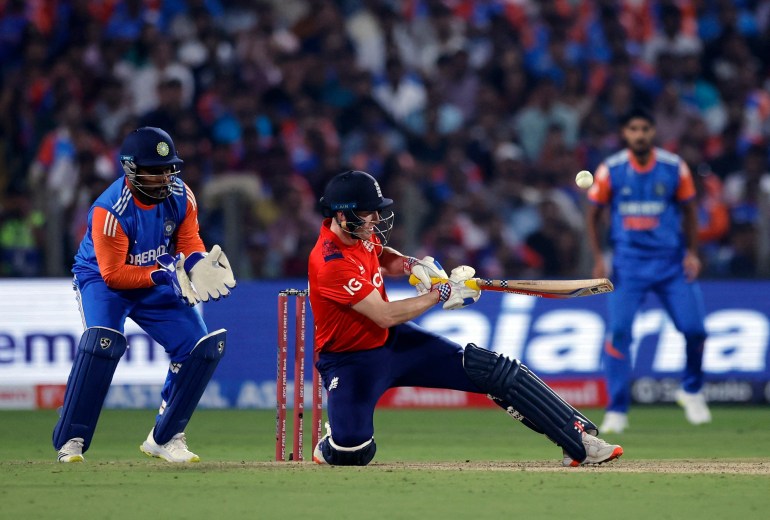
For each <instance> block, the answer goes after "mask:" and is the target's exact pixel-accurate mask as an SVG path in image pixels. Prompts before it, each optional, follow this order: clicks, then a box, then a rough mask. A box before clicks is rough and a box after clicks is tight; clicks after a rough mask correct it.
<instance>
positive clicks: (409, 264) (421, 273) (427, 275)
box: [404, 256, 449, 294]
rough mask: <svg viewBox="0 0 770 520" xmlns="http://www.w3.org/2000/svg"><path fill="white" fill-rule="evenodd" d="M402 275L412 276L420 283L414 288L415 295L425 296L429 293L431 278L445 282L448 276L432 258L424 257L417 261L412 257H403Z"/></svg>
mask: <svg viewBox="0 0 770 520" xmlns="http://www.w3.org/2000/svg"><path fill="white" fill-rule="evenodd" d="M404 274H413V275H415V276H416V277H417V278H418V279H419V280H420V283H418V284H417V285H415V286H414V288H415V289H417V294H425V293H427V292H429V291H430V288H431V286H432V285H433V284H432V283H431V280H430V279H431V278H440V279H442V280H446V279H447V278H449V276H448V275H447V274H446V271H444V268H443V267H441V264H440V263H438V261H437V260H435V259H434V258H433V257H432V256H426V257H425V258H423V259H422V260H418V259H417V258H415V257H413V256H405V257H404Z"/></svg>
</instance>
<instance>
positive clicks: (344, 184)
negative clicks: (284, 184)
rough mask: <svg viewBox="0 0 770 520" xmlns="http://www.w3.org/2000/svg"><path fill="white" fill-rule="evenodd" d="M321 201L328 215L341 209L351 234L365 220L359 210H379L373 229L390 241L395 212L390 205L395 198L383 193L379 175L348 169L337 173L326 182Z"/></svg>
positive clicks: (322, 207) (323, 211)
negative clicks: (378, 180)
mask: <svg viewBox="0 0 770 520" xmlns="http://www.w3.org/2000/svg"><path fill="white" fill-rule="evenodd" d="M320 205H321V213H322V214H323V216H325V217H334V216H335V215H336V214H337V212H338V211H342V212H343V213H344V215H345V220H346V225H345V227H344V229H345V230H346V231H348V232H349V233H351V234H354V233H355V231H356V230H357V229H358V227H359V226H360V225H361V224H363V221H362V220H361V218H360V217H359V216H358V215H357V214H356V212H363V211H377V212H378V213H379V214H380V219H379V223H378V224H377V225H376V226H375V229H374V232H375V233H376V234H377V235H379V237H380V240H381V241H382V243H383V244H385V243H387V241H388V237H389V235H390V231H391V229H393V212H392V211H390V210H388V209H387V208H389V207H390V206H392V205H393V199H388V198H386V197H383V196H382V190H381V189H380V184H379V183H378V182H377V179H375V178H374V177H372V176H371V175H369V174H368V173H366V172H362V171H357V170H349V171H346V172H343V173H340V174H338V175H336V176H334V177H333V178H332V180H330V181H329V183H328V184H327V185H326V189H325V190H324V195H323V197H321V200H320ZM353 236H355V235H353ZM357 238H360V237H357Z"/></svg>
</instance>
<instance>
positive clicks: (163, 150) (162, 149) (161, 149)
mask: <svg viewBox="0 0 770 520" xmlns="http://www.w3.org/2000/svg"><path fill="white" fill-rule="evenodd" d="M155 150H156V151H157V152H158V155H160V156H161V157H165V156H167V155H168V152H169V147H168V143H166V142H164V141H161V142H159V143H158V145H157V146H156V147H155Z"/></svg>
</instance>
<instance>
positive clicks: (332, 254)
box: [323, 240, 344, 262]
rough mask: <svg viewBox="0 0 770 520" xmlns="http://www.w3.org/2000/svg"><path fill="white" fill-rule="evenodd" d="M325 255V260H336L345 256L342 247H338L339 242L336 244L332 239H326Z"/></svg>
mask: <svg viewBox="0 0 770 520" xmlns="http://www.w3.org/2000/svg"><path fill="white" fill-rule="evenodd" d="M323 256H324V262H328V261H329V260H334V259H336V258H344V257H343V256H342V251H340V248H339V247H337V244H335V243H334V242H332V241H331V240H324V243H323Z"/></svg>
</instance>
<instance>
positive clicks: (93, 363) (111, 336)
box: [53, 327, 128, 451]
mask: <svg viewBox="0 0 770 520" xmlns="http://www.w3.org/2000/svg"><path fill="white" fill-rule="evenodd" d="M127 347H128V344H127V343H126V338H125V336H123V334H121V333H120V332H118V331H117V330H113V329H108V328H106V327H89V328H88V329H86V331H85V332H84V333H83V335H82V336H81V337H80V343H79V344H78V350H77V353H76V354H75V360H74V362H73V363H72V370H71V371H70V375H69V379H67V390H66V392H65V394H64V406H62V411H61V417H60V418H59V422H58V423H56V427H55V428H54V431H53V446H54V448H56V449H57V450H58V449H60V448H61V447H62V446H64V444H65V443H66V442H67V441H68V440H70V439H73V438H76V437H80V438H82V439H83V451H86V450H87V449H88V446H89V445H90V444H91V439H92V438H93V436H94V430H95V429H96V422H97V421H98V420H99V414H100V413H101V411H102V406H103V405H104V399H105V398H106V397H107V391H108V390H109V389H110V383H112V376H113V375H115V369H116V368H117V367H118V363H119V362H120V358H121V357H122V356H123V354H124V353H125V352H126V348H127Z"/></svg>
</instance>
